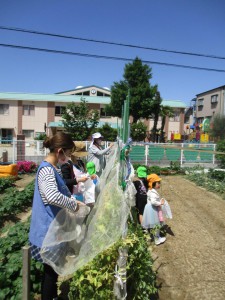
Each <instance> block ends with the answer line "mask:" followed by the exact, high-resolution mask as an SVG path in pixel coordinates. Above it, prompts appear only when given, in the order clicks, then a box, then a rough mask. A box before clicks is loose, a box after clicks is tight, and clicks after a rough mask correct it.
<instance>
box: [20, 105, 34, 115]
mask: <svg viewBox="0 0 225 300" xmlns="http://www.w3.org/2000/svg"><path fill="white" fill-rule="evenodd" d="M23 115H24V116H34V105H24V106H23Z"/></svg>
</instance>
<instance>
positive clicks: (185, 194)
mask: <svg viewBox="0 0 225 300" xmlns="http://www.w3.org/2000/svg"><path fill="white" fill-rule="evenodd" d="M33 179H34V175H23V176H21V178H20V180H17V181H16V182H15V184H16V186H17V187H18V189H23V188H24V187H26V186H27V184H28V183H29V182H30V181H32V180H33ZM160 193H161V195H162V196H163V197H164V198H165V199H167V200H168V202H169V204H170V206H171V209H172V213H173V219H172V220H168V221H167V224H168V226H169V229H170V230H168V233H167V240H166V242H165V243H164V244H162V245H160V246H155V245H154V244H153V243H150V247H149V248H150V251H151V252H152V256H153V258H154V269H155V270H156V271H157V282H158V285H159V299H160V300H184V299H185V300H195V299H196V300H201V299H202V300H203V299H204V300H205V299H213V300H217V299H218V300H223V299H225V285H224V282H225V251H224V250H225V236H224V229H225V201H224V200H223V199H222V198H221V197H220V196H217V195H216V194H214V193H212V192H209V191H206V190H205V189H204V188H201V187H198V186H197V185H195V183H192V182H190V181H188V180H187V179H186V178H185V175H175V176H162V185H161V190H160ZM29 215H30V209H28V210H27V211H26V212H23V213H20V214H19V215H18V218H19V219H20V220H26V219H27V217H28V216H29ZM5 225H6V226H7V227H9V226H10V223H8V222H6V224H5ZM5 234H7V232H5V233H4V234H3V235H5Z"/></svg>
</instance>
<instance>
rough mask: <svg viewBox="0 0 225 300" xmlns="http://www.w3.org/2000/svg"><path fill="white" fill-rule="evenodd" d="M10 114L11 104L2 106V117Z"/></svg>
mask: <svg viewBox="0 0 225 300" xmlns="http://www.w3.org/2000/svg"><path fill="white" fill-rule="evenodd" d="M8 114H9V104H0V115H8Z"/></svg>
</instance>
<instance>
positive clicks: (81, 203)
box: [76, 200, 86, 206]
mask: <svg viewBox="0 0 225 300" xmlns="http://www.w3.org/2000/svg"><path fill="white" fill-rule="evenodd" d="M76 202H77V204H78V205H79V206H86V204H85V203H84V202H81V201H79V200H76Z"/></svg>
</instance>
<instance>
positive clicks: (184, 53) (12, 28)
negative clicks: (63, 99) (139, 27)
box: [0, 26, 225, 59]
mask: <svg viewBox="0 0 225 300" xmlns="http://www.w3.org/2000/svg"><path fill="white" fill-rule="evenodd" d="M0 29H2V30H11V31H18V32H24V33H32V34H38V35H46V36H52V37H58V38H64V39H73V40H80V41H86V42H92V43H101V44H108V45H115V46H122V47H130V48H137V49H144V50H152V51H160V52H168V53H175V54H182V55H191V56H199V57H207V58H214V59H225V57H223V56H217V55H210V54H201V53H194V52H184V51H176V50H168V49H162V48H153V47H147V46H138V45H132V44H124V43H116V42H110V41H102V40H96V39H87V38H81V37H75V36H68V35H61V34H56V33H50V32H41V31H36V30H30V29H24V28H17V27H6V26H0Z"/></svg>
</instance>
